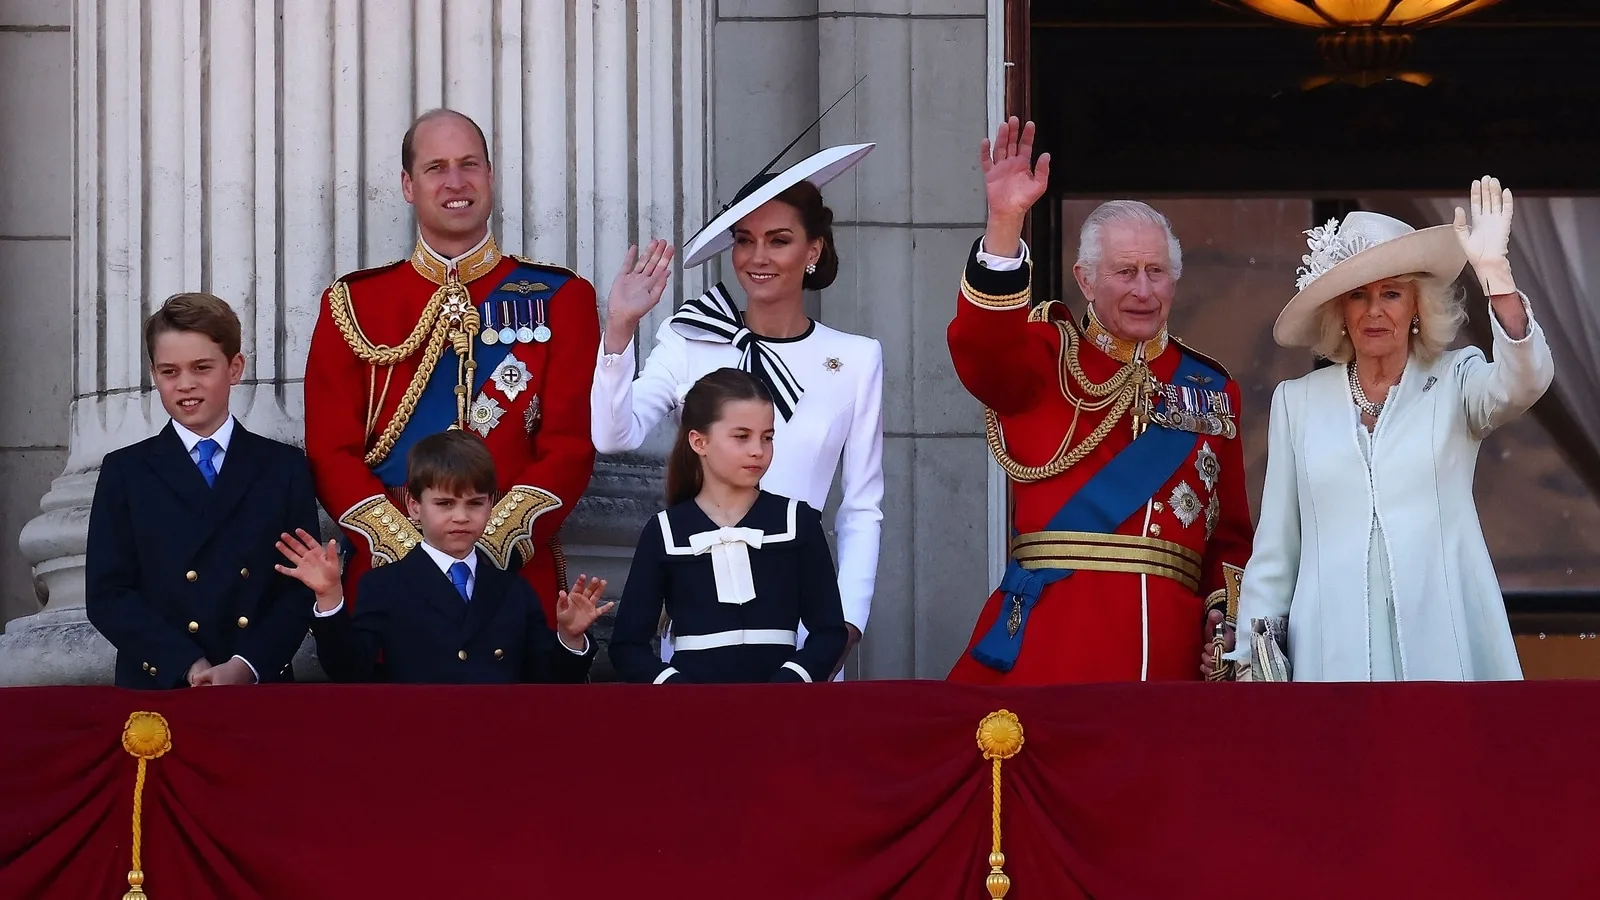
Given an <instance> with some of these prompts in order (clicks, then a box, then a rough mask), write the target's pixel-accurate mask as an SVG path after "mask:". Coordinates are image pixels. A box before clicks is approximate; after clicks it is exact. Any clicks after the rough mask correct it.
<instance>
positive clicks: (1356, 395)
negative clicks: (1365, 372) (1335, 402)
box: [1345, 360, 1399, 419]
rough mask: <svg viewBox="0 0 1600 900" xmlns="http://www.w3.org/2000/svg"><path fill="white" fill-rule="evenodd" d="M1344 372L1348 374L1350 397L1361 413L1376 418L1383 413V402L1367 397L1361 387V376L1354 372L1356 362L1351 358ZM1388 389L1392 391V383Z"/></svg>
mask: <svg viewBox="0 0 1600 900" xmlns="http://www.w3.org/2000/svg"><path fill="white" fill-rule="evenodd" d="M1345 373H1346V374H1347V375H1349V376H1350V399H1351V400H1354V401H1355V403H1356V406H1357V408H1359V409H1360V410H1361V411H1362V412H1363V413H1365V414H1367V415H1369V416H1371V417H1373V418H1374V419H1376V418H1377V417H1378V416H1379V415H1381V414H1382V413H1383V403H1382V402H1380V403H1373V402H1372V401H1371V400H1368V399H1367V392H1366V391H1365V390H1364V389H1362V387H1361V377H1360V376H1359V375H1357V374H1356V364H1355V361H1354V360H1352V361H1351V363H1350V365H1349V367H1347V368H1346V369H1345ZM1395 384H1399V382H1398V381H1397V382H1395ZM1389 390H1391V391H1393V390H1394V385H1390V387H1389ZM1385 402H1387V401H1385Z"/></svg>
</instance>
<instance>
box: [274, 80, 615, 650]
mask: <svg viewBox="0 0 1600 900" xmlns="http://www.w3.org/2000/svg"><path fill="white" fill-rule="evenodd" d="M400 155H401V160H400V163H401V172H400V185H401V189H402V191H403V192H404V194H405V198H406V201H407V202H409V203H410V204H411V205H412V206H413V207H414V208H415V210H416V216H417V229H418V231H419V232H420V234H419V236H418V239H417V244H416V248H415V249H414V250H413V251H412V254H411V258H410V259H408V260H404V261H402V262H396V263H391V264H389V265H386V266H379V267H377V268H374V269H366V270H364V271H360V272H355V273H353V274H350V275H346V276H345V277H343V278H341V279H339V280H338V281H335V282H334V283H333V285H332V286H331V287H329V288H328V290H327V292H326V293H325V294H324V295H323V297H322V307H321V312H320V313H319V315H318V318H317V326H316V330H315V332H314V333H313V334H312V337H311V352H310V356H309V358H308V359H307V360H306V380H305V393H306V451H307V454H308V455H309V457H310V460H311V471H312V476H313V479H314V480H315V482H316V489H317V496H318V499H320V500H321V501H322V505H323V507H324V508H326V509H327V510H328V512H329V514H330V515H332V516H334V517H335V518H336V519H338V521H339V525H340V526H341V527H342V528H343V529H344V532H345V534H346V536H347V537H348V538H349V540H350V542H351V543H352V544H353V548H354V549H353V551H352V552H351V553H350V554H349V559H348V562H347V564H346V566H345V576H344V581H345V588H344V589H345V599H346V600H347V601H348V602H349V603H351V604H354V603H358V602H359V598H357V597H356V584H357V582H358V580H359V579H360V578H361V576H362V574H364V573H365V572H366V571H367V570H368V569H369V568H371V567H372V566H376V565H383V564H384V563H388V562H393V561H395V560H397V559H399V558H400V557H401V556H404V555H405V554H406V553H407V552H408V551H410V550H411V549H412V548H413V547H415V546H416V545H417V543H418V542H419V541H420V540H421V535H420V534H419V533H418V531H417V529H416V527H415V526H414V525H413V524H412V523H411V521H410V520H409V519H408V518H407V516H406V514H405V513H404V512H402V510H404V509H405V480H406V453H407V451H408V450H409V448H410V447H411V445H412V444H414V443H415V442H416V441H417V440H419V439H420V438H423V437H426V436H427V435H430V434H435V433H437V432H440V431H444V430H445V429H448V428H466V429H470V430H472V431H474V432H476V433H477V434H479V435H480V436H482V437H483V439H484V442H485V443H486V444H487V445H488V447H489V450H490V452H491V453H492V454H493V455H494V459H495V469H496V474H497V476H498V478H499V482H500V484H499V487H500V496H499V497H497V498H496V503H495V508H494V511H493V514H492V516H491V518H490V520H489V525H488V527H487V528H486V529H485V531H484V536H483V539H482V540H481V541H480V542H479V546H480V547H481V548H482V549H483V550H484V551H485V552H487V554H488V555H489V557H490V558H491V559H492V560H493V561H494V562H495V564H496V565H498V566H500V567H502V568H509V567H513V566H517V565H519V564H520V567H521V569H520V571H521V574H522V575H523V577H525V578H526V579H527V580H528V581H529V583H530V584H532V585H533V588H534V590H535V591H536V592H537V593H538V595H539V598H540V600H541V601H542V602H543V604H544V606H545V615H546V617H547V619H548V620H549V621H551V622H554V621H555V617H554V607H555V602H556V595H557V592H558V590H560V589H561V588H563V587H565V586H566V585H567V583H568V582H567V573H566V572H565V565H564V560H563V557H562V555H561V545H560V543H559V542H558V541H557V539H556V530H557V529H558V528H560V527H561V522H562V521H563V520H564V519H565V518H566V516H567V514H568V513H569V512H571V511H572V507H573V506H574V504H576V503H577V502H578V498H579V497H580V496H581V495H582V494H583V491H584V489H585V488H586V487H587V486H588V484H589V478H590V475H591V474H592V473H593V470H594V446H593V445H592V444H591V443H590V439H589V389H590V387H591V384H592V382H593V379H594V360H595V356H596V353H597V352H598V348H599V342H600V328H599V317H598V314H597V312H596V308H595V292H594V287H593V286H592V285H591V284H589V282H587V281H585V280H584V279H582V278H580V277H578V276H577V275H576V274H575V273H573V272H571V271H569V270H567V269H563V268H560V267H558V266H550V265H545V264H542V263H536V262H533V261H531V260H525V259H522V258H520V257H514V256H506V255H504V254H502V253H501V251H500V248H499V247H498V246H497V245H496V244H495V240H494V236H493V235H491V234H490V233H489V215H490V213H491V212H492V204H493V198H494V170H493V168H492V166H491V165H490V161H489V153H488V145H487V142H486V141H485V140H484V137H483V132H482V130H481V129H479V128H478V126H477V124H476V123H474V122H473V121H472V120H471V119H469V118H467V117H466V116H464V115H462V114H460V113H457V112H454V111H451V110H433V111H432V112H428V113H424V114H423V115H422V116H420V117H418V119H417V120H416V122H414V123H413V124H412V126H411V128H410V130H408V131H407V132H406V135H405V139H404V140H403V141H402V143H401V153H400Z"/></svg>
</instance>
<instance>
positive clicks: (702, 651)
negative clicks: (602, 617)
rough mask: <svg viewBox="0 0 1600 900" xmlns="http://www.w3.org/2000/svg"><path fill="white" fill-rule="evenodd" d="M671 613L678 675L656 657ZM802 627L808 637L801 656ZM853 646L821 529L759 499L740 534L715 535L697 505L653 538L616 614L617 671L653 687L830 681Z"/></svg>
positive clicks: (664, 516) (813, 516) (665, 521)
mask: <svg viewBox="0 0 1600 900" xmlns="http://www.w3.org/2000/svg"><path fill="white" fill-rule="evenodd" d="M663 607H664V608H665V609H666V612H667V615H668V616H670V617H671V618H672V623H673V625H672V627H673V634H674V649H673V654H672V664H671V665H668V664H666V663H663V662H662V661H661V657H660V655H659V654H658V653H657V652H656V651H655V650H654V649H653V648H652V647H651V641H652V640H653V639H654V638H655V636H656V629H657V625H658V624H659V622H660V620H661V612H662V609H663ZM802 623H804V625H805V627H806V631H807V632H808V635H809V636H808V637H807V638H806V642H805V646H804V647H802V648H800V649H796V648H795V643H796V632H797V630H798V628H799V626H800V624H802ZM847 640H848V632H847V631H846V629H845V624H844V608H843V606H842V604H841V603H840V600H839V583H838V579H837V577H836V576H835V573H834V568H833V557H832V556H831V555H829V553H828V542H827V537H826V535H824V534H823V531H822V517H821V516H820V515H819V514H818V513H817V511H816V510H814V509H812V508H811V507H810V506H808V505H806V504H805V503H802V502H800V501H798V500H791V499H789V498H787V497H780V496H778V495H776V494H769V493H766V492H762V493H761V494H760V496H758V497H757V498H756V502H755V504H754V505H752V506H751V507H750V511H749V512H747V513H746V514H745V516H744V518H743V519H742V520H740V522H739V524H738V525H736V526H732V527H727V528H723V527H719V526H718V525H717V524H716V523H715V522H712V521H711V519H710V517H709V516H707V515H706V514H705V512H704V511H703V510H701V508H700V506H699V504H697V503H696V502H695V501H693V500H689V501H686V502H684V503H679V504H677V505H676V506H673V507H671V508H670V509H666V510H663V511H662V512H661V513H660V514H659V515H657V516H656V518H655V519H654V520H653V521H651V522H650V524H648V525H646V526H645V528H644V532H643V533H642V534H641V535H640V536H639V546H638V548H637V550H635V552H634V554H633V567H632V568H631V569H630V570H629V571H628V583H627V586H626V587H625V588H624V589H623V592H622V600H621V602H620V603H619V604H618V606H617V622H616V628H615V630H614V632H613V635H612V639H611V663H612V665H614V666H615V667H616V669H617V671H618V672H619V673H621V675H622V677H623V678H624V679H626V680H627V681H632V682H639V683H645V684H663V683H668V682H688V683H699V684H733V683H741V682H765V681H826V680H827V679H828V678H829V676H830V675H831V674H832V672H833V669H834V667H835V665H837V664H838V662H839V659H840V658H841V657H842V656H843V655H844V650H845V644H846V641H847Z"/></svg>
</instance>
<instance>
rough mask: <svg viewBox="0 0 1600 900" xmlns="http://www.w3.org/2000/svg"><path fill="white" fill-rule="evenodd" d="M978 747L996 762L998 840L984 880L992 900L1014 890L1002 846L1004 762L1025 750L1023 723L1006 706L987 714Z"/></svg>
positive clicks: (994, 784) (994, 786)
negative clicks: (1001, 819)
mask: <svg viewBox="0 0 1600 900" xmlns="http://www.w3.org/2000/svg"><path fill="white" fill-rule="evenodd" d="M978 749H979V750H982V751H983V758H984V759H987V760H992V761H993V766H992V767H991V779H990V785H991V789H992V791H993V800H994V803H993V813H992V815H991V817H990V823H989V824H990V828H991V830H992V832H993V835H994V841H993V843H992V844H991V845H990V848H989V877H988V878H986V879H984V886H985V887H987V888H988V889H989V896H990V898H992V900H999V898H1001V897H1004V896H1005V895H1006V894H1007V892H1009V891H1010V890H1011V878H1010V876H1008V875H1006V873H1005V865H1006V855H1005V853H1003V852H1001V849H1000V763H1002V762H1003V761H1005V760H1008V759H1010V758H1011V757H1013V756H1016V755H1017V753H1018V752H1020V751H1021V750H1022V722H1020V721H1018V719H1017V716H1016V714H1015V713H1013V712H1011V711H1010V710H1006V709H1002V710H997V711H995V712H992V713H989V714H988V715H987V716H984V717H983V721H981V722H979V723H978Z"/></svg>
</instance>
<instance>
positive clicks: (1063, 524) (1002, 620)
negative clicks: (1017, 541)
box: [972, 353, 1227, 672]
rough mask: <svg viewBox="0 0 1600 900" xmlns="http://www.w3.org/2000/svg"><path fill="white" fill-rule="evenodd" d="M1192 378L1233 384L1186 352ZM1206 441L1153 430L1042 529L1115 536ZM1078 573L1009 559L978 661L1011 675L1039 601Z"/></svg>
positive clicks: (1183, 361)
mask: <svg viewBox="0 0 1600 900" xmlns="http://www.w3.org/2000/svg"><path fill="white" fill-rule="evenodd" d="M1190 375H1194V376H1197V377H1198V378H1202V379H1203V378H1207V377H1209V378H1210V381H1209V382H1204V383H1208V384H1209V383H1212V382H1214V383H1217V384H1222V383H1224V382H1225V381H1226V380H1227V379H1226V378H1225V377H1224V376H1223V374H1222V373H1221V372H1218V371H1217V370H1216V369H1213V368H1212V367H1211V366H1208V365H1206V364H1205V363H1203V362H1201V361H1199V360H1198V359H1195V358H1194V357H1193V356H1191V355H1189V354H1188V353H1183V354H1182V355H1181V356H1180V357H1179V360H1178V369H1177V372H1176V373H1174V374H1173V377H1172V380H1173V381H1175V382H1176V381H1179V380H1181V379H1186V378H1188V376H1190ZM1164 402H1165V401H1163V403H1164ZM1200 438H1201V436H1200V435H1198V434H1193V433H1191V432H1187V431H1178V430H1176V429H1173V428H1163V427H1161V426H1152V427H1150V428H1147V429H1146V430H1145V432H1144V434H1141V435H1139V436H1138V437H1137V438H1135V439H1134V440H1133V442H1132V443H1130V444H1128V446H1127V447H1125V448H1123V450H1122V452H1121V453H1118V454H1117V455H1116V456H1114V457H1112V459H1111V461H1110V462H1108V463H1106V465H1105V467H1104V468H1102V469H1101V470H1100V471H1098V472H1096V473H1095V474H1094V477H1092V478H1090V479H1089V481H1088V482H1087V483H1085V484H1084V485H1083V487H1081V488H1079V489H1078V492H1077V493H1075V494H1073V495H1072V497H1071V498H1070V499H1068V500H1067V502H1066V504H1065V505H1064V506H1062V507H1061V509H1060V510H1058V511H1057V512H1056V514H1055V515H1054V516H1051V517H1050V521H1049V522H1048V523H1047V524H1046V525H1045V526H1044V528H1043V529H1042V530H1044V531H1087V532H1092V533H1095V534H1110V533H1111V532H1113V531H1115V530H1116V529H1117V526H1119V525H1121V524H1122V523H1123V522H1126V521H1127V520H1128V517H1129V516H1131V515H1133V514H1134V513H1135V512H1137V511H1138V510H1139V508H1140V507H1141V506H1144V505H1145V503H1146V502H1148V501H1149V500H1150V498H1151V497H1152V496H1154V495H1155V492H1156V491H1158V490H1160V489H1161V487H1162V486H1163V485H1165V484H1166V483H1167V482H1168V481H1170V480H1172V476H1173V474H1174V473H1175V472H1177V471H1178V467H1179V466H1182V465H1183V463H1184V461H1185V460H1187V459H1188V458H1189V456H1190V454H1191V453H1193V452H1194V448H1195V444H1196V443H1197V442H1198V441H1199V440H1200ZM1073 571H1074V570H1073V569H1032V570H1029V569H1024V568H1023V567H1022V566H1020V565H1018V563H1017V561H1016V560H1015V559H1011V560H1007V562H1006V572H1005V575H1004V576H1003V577H1002V578H1001V579H1000V591H1001V601H1000V603H1001V605H1000V615H999V616H997V617H996V618H995V620H994V625H993V627H991V628H990V629H989V632H988V634H985V635H984V636H983V639H982V640H980V641H979V642H978V644H977V646H975V647H973V648H972V658H973V659H975V660H977V661H978V662H980V663H982V664H983V665H985V666H988V667H989V668H991V669H994V670H996V671H1000V672H1009V671H1011V667H1012V666H1014V665H1016V663H1017V656H1018V655H1019V654H1020V653H1021V652H1022V637H1023V635H1024V634H1026V633H1027V628H1028V617H1029V616H1030V615H1031V614H1032V612H1033V607H1034V604H1036V603H1038V602H1039V594H1040V593H1041V592H1042V591H1043V590H1044V587H1045V585H1048V584H1054V583H1055V582H1057V581H1060V580H1061V579H1063V578H1066V577H1067V576H1069V575H1071V574H1072V573H1073ZM1018 599H1020V600H1021V601H1022V622H1021V624H1020V625H1019V626H1018V627H1017V633H1016V634H1015V635H1013V634H1011V633H1010V632H1009V631H1008V630H1007V627H1006V622H1007V620H1008V619H1009V618H1010V617H1011V616H1010V610H1009V606H1010V605H1011V604H1012V603H1015V602H1016V600H1018Z"/></svg>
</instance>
